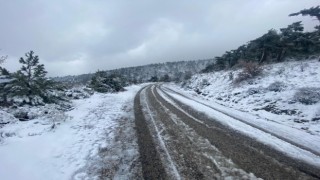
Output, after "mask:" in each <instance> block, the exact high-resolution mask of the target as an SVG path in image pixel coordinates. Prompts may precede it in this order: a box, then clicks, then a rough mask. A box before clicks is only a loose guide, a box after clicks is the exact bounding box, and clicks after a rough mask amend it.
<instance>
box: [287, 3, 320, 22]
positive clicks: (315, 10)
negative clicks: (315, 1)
mask: <svg viewBox="0 0 320 180" xmlns="http://www.w3.org/2000/svg"><path fill="white" fill-rule="evenodd" d="M300 14H301V15H302V16H311V17H316V18H317V19H318V20H319V22H320V6H316V7H311V8H309V9H303V10H301V11H299V12H296V13H292V14H289V16H298V15H300Z"/></svg>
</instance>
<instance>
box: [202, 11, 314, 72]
mask: <svg viewBox="0 0 320 180" xmlns="http://www.w3.org/2000/svg"><path fill="white" fill-rule="evenodd" d="M298 15H303V16H311V17H315V18H317V20H318V21H319V22H320V6H317V7H311V8H309V9H304V10H301V11H299V12H297V13H292V14H290V15H289V16H298ZM319 53H320V26H319V25H317V26H316V27H315V30H314V31H312V32H304V27H303V25H302V22H301V21H299V22H294V23H292V24H290V25H288V26H287V27H285V28H281V29H280V31H277V30H275V29H271V30H269V31H268V32H267V33H266V34H264V35H262V36H261V37H258V38H256V39H254V40H252V41H249V42H248V43H246V44H244V45H241V46H240V47H238V48H237V49H234V50H231V51H226V52H225V53H224V54H223V55H222V56H218V57H216V58H215V59H216V61H215V63H213V64H211V65H209V66H207V67H206V68H205V69H204V70H203V71H202V72H211V71H219V70H224V69H229V68H233V67H235V66H236V65H239V63H240V62H243V61H245V62H254V63H257V64H263V63H267V62H281V61H283V60H284V59H285V58H299V57H306V56H309V55H315V54H319Z"/></svg>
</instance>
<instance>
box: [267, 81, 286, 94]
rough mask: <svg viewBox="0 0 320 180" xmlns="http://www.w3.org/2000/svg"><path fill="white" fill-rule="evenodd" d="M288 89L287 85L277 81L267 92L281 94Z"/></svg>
mask: <svg viewBox="0 0 320 180" xmlns="http://www.w3.org/2000/svg"><path fill="white" fill-rule="evenodd" d="M285 88H286V85H285V84H284V83H283V82H280V81H275V82H274V83H271V84H270V85H269V86H268V87H267V90H269V91H274V92H281V91H283V90H284V89H285Z"/></svg>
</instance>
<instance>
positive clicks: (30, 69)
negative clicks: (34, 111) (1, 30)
mask: <svg viewBox="0 0 320 180" xmlns="http://www.w3.org/2000/svg"><path fill="white" fill-rule="evenodd" d="M25 55H26V58H23V57H21V58H20V60H19V62H20V63H21V64H22V67H21V69H20V70H19V71H17V72H16V73H14V74H13V77H14V80H13V83H12V84H11V88H12V94H11V96H19V97H26V98H27V103H28V104H33V105H37V104H42V103H46V102H50V101H51V100H50V97H49V95H48V90H50V89H52V88H53V86H54V83H53V82H52V81H50V80H48V79H47V78H46V74H47V71H46V70H45V68H44V65H43V64H39V57H38V56H36V55H34V52H33V51H30V52H28V53H26V54H25Z"/></svg>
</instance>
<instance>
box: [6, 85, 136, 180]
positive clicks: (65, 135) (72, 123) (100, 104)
mask: <svg viewBox="0 0 320 180" xmlns="http://www.w3.org/2000/svg"><path fill="white" fill-rule="evenodd" d="M140 88H141V86H131V87H128V88H127V91H125V92H121V93H118V94H99V93H97V94H94V95H93V96H91V97H90V98H87V99H79V100H73V103H74V105H75V108H74V109H73V110H71V111H69V112H67V113H65V116H66V117H68V118H66V119H65V120H64V121H59V122H58V123H56V127H55V128H52V124H51V123H50V124H48V123H47V122H50V121H51V120H50V119H49V117H48V116H42V115H43V114H41V113H40V114H41V115H40V116H36V117H35V118H34V119H33V120H31V121H23V122H21V121H17V122H15V123H13V124H7V125H5V126H4V127H2V128H1V129H0V131H2V132H5V133H6V134H8V135H9V136H8V137H6V138H5V139H3V141H2V142H0V154H1V158H0V175H1V179H2V180H11V179H16V180H19V179H32V180H37V179H39V180H42V179H85V178H90V179H92V178H97V176H98V174H94V173H93V172H88V169H90V167H89V166H90V163H88V162H89V161H90V160H91V161H92V160H93V159H97V158H99V157H100V156H101V154H99V152H102V150H103V149H115V150H114V151H112V152H114V154H107V155H105V156H108V157H109V159H110V158H115V159H116V162H117V163H120V160H121V159H123V158H121V154H124V153H120V154H117V152H121V149H117V148H116V147H118V146H115V144H117V143H118V144H119V142H117V141H116V140H115V137H116V133H117V132H116V130H117V129H118V128H119V126H120V124H119V122H120V120H119V119H120V118H121V117H122V116H125V115H126V114H128V112H127V110H125V108H123V107H124V106H129V107H131V106H133V97H134V95H135V94H136V92H137V91H138V90H139V89H140ZM3 114H4V113H3V112H2V111H0V115H1V116H0V117H2V118H5V119H7V120H10V121H11V119H13V117H12V116H10V115H7V114H6V115H5V116H2V115H3ZM128 121H129V120H128ZM128 121H125V120H123V121H122V123H124V126H128V125H130V124H128V123H127V122H128ZM126 124H127V125H126ZM128 128H129V130H130V128H131V129H132V126H130V127H128ZM125 130H126V131H128V129H125ZM10 133H11V134H10ZM131 134H132V133H131ZM124 141H125V140H124ZM122 143H126V142H121V143H120V144H122ZM133 143H134V142H133ZM122 146H123V145H122ZM123 151H125V152H127V156H137V153H138V152H137V148H136V147H134V146H131V147H128V148H127V149H124V150H123ZM132 159H133V160H135V159H134V158H132ZM125 163H127V166H129V165H131V164H130V163H132V162H125ZM91 164H97V163H92V162H91ZM128 169H129V168H125V167H122V168H120V170H121V171H123V172H122V173H128V172H127V171H129V170H128ZM125 170H126V171H125ZM90 173H91V174H90ZM118 177H121V173H118Z"/></svg>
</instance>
